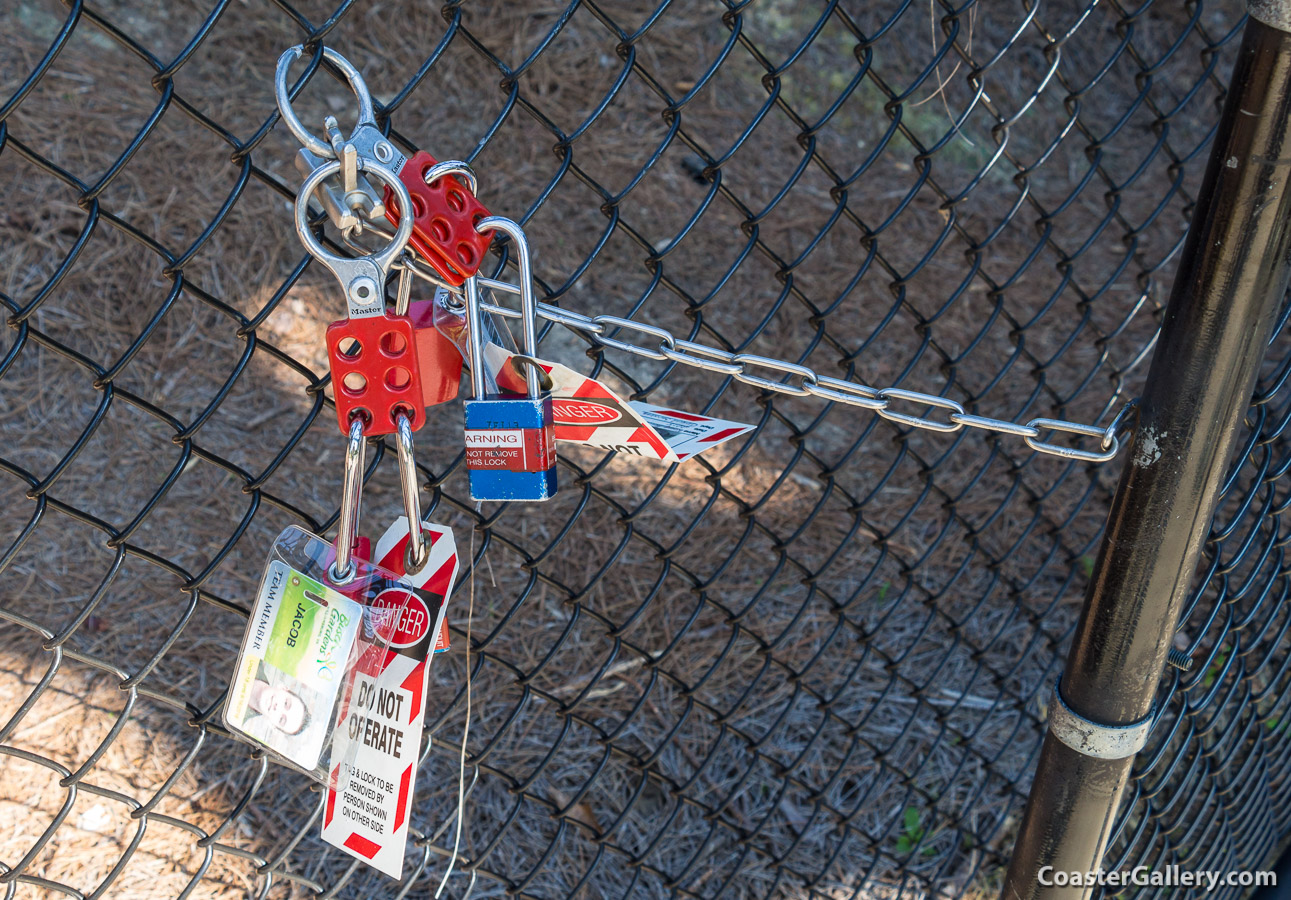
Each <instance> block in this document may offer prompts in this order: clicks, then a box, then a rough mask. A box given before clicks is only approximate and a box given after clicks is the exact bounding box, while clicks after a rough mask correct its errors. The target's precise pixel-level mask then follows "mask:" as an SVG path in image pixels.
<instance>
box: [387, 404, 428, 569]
mask: <svg viewBox="0 0 1291 900" xmlns="http://www.w3.org/2000/svg"><path fill="white" fill-rule="evenodd" d="M394 424H395V450H396V451H397V453H398V455H399V490H400V493H402V495H403V511H404V514H405V515H406V516H407V517H408V557H407V561H408V562H411V563H412V568H413V569H414V570H416V569H420V568H421V567H422V566H424V565H425V564H426V536H425V535H424V534H423V533H422V530H421V489H420V487H418V485H417V465H416V463H415V462H414V461H413V456H412V423H411V422H409V421H408V416H407V415H405V414H404V413H399V414H398V415H396V416H395V420H394Z"/></svg>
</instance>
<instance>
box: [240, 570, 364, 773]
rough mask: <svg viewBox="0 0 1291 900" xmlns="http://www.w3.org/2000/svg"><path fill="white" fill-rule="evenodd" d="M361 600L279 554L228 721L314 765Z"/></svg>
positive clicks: (263, 587) (260, 599)
mask: <svg viewBox="0 0 1291 900" xmlns="http://www.w3.org/2000/svg"><path fill="white" fill-rule="evenodd" d="M362 618H363V608H362V607H361V606H360V605H359V604H358V603H355V602H354V601H353V600H351V599H350V598H349V597H346V596H345V595H344V594H342V593H340V592H339V591H337V590H334V589H333V588H330V587H327V586H326V585H324V584H322V583H321V582H319V581H316V580H314V579H313V578H310V577H309V576H308V575H306V574H305V573H304V572H301V571H299V570H298V569H294V568H292V567H291V566H289V565H288V564H287V563H285V562H283V561H282V560H278V559H274V560H271V561H270V562H269V565H268V567H267V568H266V569H265V574H264V578H263V579H262V580H261V582H260V593H259V595H258V596H257V597H256V605H255V609H254V610H253V611H252V615H251V623H252V624H251V628H250V633H249V635H248V640H247V643H246V647H245V649H244V651H243V653H242V657H241V659H240V661H239V664H238V668H237V671H236V673H235V674H234V676H233V684H232V685H231V686H230V693H229V702H228V705H227V707H226V708H225V713H224V722H225V724H226V725H228V726H229V727H230V728H233V729H236V730H237V731H240V732H242V734H244V735H246V736H247V737H250V738H252V739H254V740H255V741H257V742H259V743H261V744H263V745H264V746H266V747H268V748H269V749H270V750H273V751H274V752H275V753H277V754H279V755H280V756H282V757H283V758H285V759H287V760H290V761H291V762H293V763H295V764H296V765H298V766H300V767H301V768H302V769H313V768H315V767H316V766H317V765H318V760H319V758H320V757H321V756H322V753H323V744H324V742H325V740H326V738H327V736H328V733H329V731H330V729H331V727H332V723H331V721H330V718H331V717H330V713H331V711H332V709H333V707H334V706H335V704H336V699H337V695H338V693H339V692H340V689H341V684H342V678H343V676H344V674H345V671H346V669H347V668H349V662H350V659H351V656H352V654H353V652H354V645H355V637H356V635H357V634H358V630H359V626H360V624H361V622H362Z"/></svg>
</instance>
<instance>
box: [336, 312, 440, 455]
mask: <svg viewBox="0 0 1291 900" xmlns="http://www.w3.org/2000/svg"><path fill="white" fill-rule="evenodd" d="M416 346H417V345H416V337H415V333H414V330H413V325H412V320H411V319H409V318H408V317H407V316H398V315H391V314H389V313H386V314H384V315H380V316H366V317H364V318H359V319H341V320H340V321H339V322H333V323H332V324H331V325H329V326H327V358H328V361H329V362H330V363H331V369H332V388H333V393H334V394H335V396H336V418H337V421H338V422H339V423H340V426H341V431H342V432H344V433H345V434H349V431H350V420H351V419H352V418H353V416H354V415H355V414H356V413H357V414H359V415H362V416H363V417H364V419H365V420H366V422H367V425H366V426H365V427H364V434H366V435H368V436H369V437H371V436H372V435H381V434H393V433H394V431H395V414H396V413H398V412H400V411H402V412H403V413H404V414H405V415H407V416H408V420H409V423H410V424H411V425H412V428H413V430H414V431H415V430H417V429H418V428H420V427H421V426H422V425H424V424H425V423H426V408H425V406H424V405H423V404H422V402H421V365H420V361H419V360H418V353H417V350H416Z"/></svg>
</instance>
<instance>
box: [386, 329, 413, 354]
mask: <svg viewBox="0 0 1291 900" xmlns="http://www.w3.org/2000/svg"><path fill="white" fill-rule="evenodd" d="M407 349H408V339H407V338H405V337H404V336H403V335H402V334H400V333H399V332H397V331H387V332H386V333H385V334H383V335H381V352H382V353H384V354H385V355H386V356H390V357H395V356H403V352H404V351H405V350H407Z"/></svg>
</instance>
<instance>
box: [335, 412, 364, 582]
mask: <svg viewBox="0 0 1291 900" xmlns="http://www.w3.org/2000/svg"><path fill="white" fill-rule="evenodd" d="M367 446H368V442H367V438H365V437H364V436H363V417H362V416H357V415H356V416H355V417H354V418H353V419H352V420H351V421H350V438H349V442H348V443H347V444H346V445H345V477H344V480H343V481H342V482H341V512H340V515H339V516H338V521H337V523H336V561H335V562H333V563H332V567H331V568H330V569H329V570H328V572H327V577H328V578H330V579H331V581H332V583H333V584H345V583H346V582H348V581H349V580H350V579H352V578H353V577H354V561H353V560H352V559H351V558H350V557H351V556H352V555H353V552H354V535H355V534H356V533H357V532H358V528H359V505H360V503H361V502H362V497H363V457H364V456H365V455H366V451H367Z"/></svg>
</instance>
